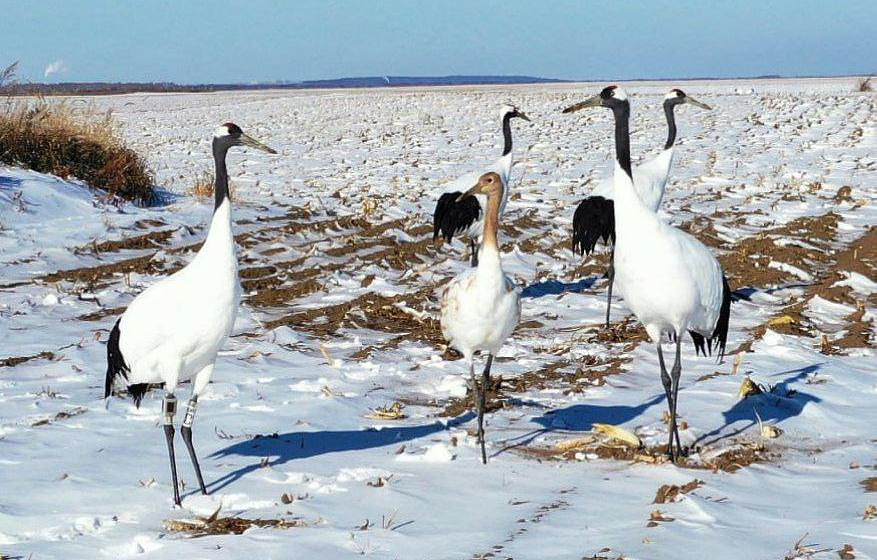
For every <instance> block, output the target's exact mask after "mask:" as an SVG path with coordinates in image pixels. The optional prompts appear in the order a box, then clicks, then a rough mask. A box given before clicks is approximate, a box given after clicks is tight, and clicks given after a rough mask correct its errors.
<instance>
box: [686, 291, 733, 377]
mask: <svg viewBox="0 0 877 560" xmlns="http://www.w3.org/2000/svg"><path fill="white" fill-rule="evenodd" d="M730 319H731V287H730V286H729V285H728V278H727V277H726V276H725V275H724V274H723V275H722V306H721V307H720V308H719V318H718V320H717V321H716V326H715V328H714V329H713V334H712V335H710V337H709V338H706V337H704V336H703V335H701V334H699V333H697V332H694V331H688V334H690V335H691V340H692V342H694V350H695V352H696V353H697V354H698V355H700V354H703V355H704V356H712V355H713V345H715V349H716V350H717V351H718V360H719V361H721V360H722V358H723V357H724V356H725V346H726V344H727V342H728V324H729V322H730Z"/></svg>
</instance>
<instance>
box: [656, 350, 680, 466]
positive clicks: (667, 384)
mask: <svg viewBox="0 0 877 560" xmlns="http://www.w3.org/2000/svg"><path fill="white" fill-rule="evenodd" d="M657 346H658V364H659V365H660V366H661V383H663V384H664V394H665V395H667V410H669V411H670V415H671V417H672V415H673V381H672V380H671V379H670V374H669V373H667V366H666V365H665V364H664V352H663V351H662V350H661V343H660V342H659V343H658V344H657ZM667 454H668V455H670V460H671V461H675V460H676V459H675V454H674V453H673V429H672V425H671V426H670V442H669V443H668V444H667Z"/></svg>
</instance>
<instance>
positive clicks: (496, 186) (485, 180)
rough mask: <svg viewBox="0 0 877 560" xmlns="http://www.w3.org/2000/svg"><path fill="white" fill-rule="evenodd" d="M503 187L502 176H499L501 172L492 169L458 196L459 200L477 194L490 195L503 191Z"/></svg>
mask: <svg viewBox="0 0 877 560" xmlns="http://www.w3.org/2000/svg"><path fill="white" fill-rule="evenodd" d="M502 188H503V185H502V178H501V177H500V176H499V173H495V172H493V171H491V172H489V173H485V174H484V175H482V176H481V177H479V178H478V182H477V183H476V184H475V186H474V187H472V188H471V189H469V190H468V191H466V192H464V193H463V194H461V195H460V196H458V197H457V202H460V201H461V200H465V199H467V198H469V197H470V196H473V195H476V194H486V195H488V196H489V195H491V194H493V193H495V192H497V191H502Z"/></svg>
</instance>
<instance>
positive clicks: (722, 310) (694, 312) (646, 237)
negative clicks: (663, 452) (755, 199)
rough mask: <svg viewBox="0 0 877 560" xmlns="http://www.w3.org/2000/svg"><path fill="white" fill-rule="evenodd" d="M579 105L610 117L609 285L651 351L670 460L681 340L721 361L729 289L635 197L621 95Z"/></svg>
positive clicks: (611, 92)
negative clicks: (667, 355)
mask: <svg viewBox="0 0 877 560" xmlns="http://www.w3.org/2000/svg"><path fill="white" fill-rule="evenodd" d="M579 106H580V107H579V108H584V107H607V108H609V109H611V110H612V113H613V114H614V117H615V153H616V163H615V171H614V176H613V187H614V193H613V194H614V201H615V234H616V239H615V282H616V283H617V284H618V289H619V290H620V291H621V294H622V295H623V296H624V299H625V303H626V304H627V306H628V307H629V308H630V309H631V311H633V313H634V314H635V315H636V317H637V319H638V320H639V321H640V322H641V323H642V324H643V326H644V327H645V329H646V332H647V333H648V335H649V338H650V339H651V340H652V342H653V343H654V344H655V346H656V347H657V352H658V362H659V364H660V370H661V381H662V383H663V385H664V392H665V394H666V395H667V403H668V406H669V409H670V429H669V431H670V442H669V444H668V449H667V451H668V453H669V455H670V458H671V459H672V460H673V461H675V460H676V459H677V458H678V456H679V454H680V453H681V452H682V445H681V442H680V440H679V430H678V427H677V425H676V405H677V403H678V394H679V377H680V375H681V373H682V364H681V357H680V354H681V345H682V334H683V333H684V332H685V331H688V332H689V333H690V334H691V337H692V339H693V340H694V344H695V350H696V352H698V353H699V352H703V353H704V355H706V354H707V353H710V354H712V350H713V345H715V348H716V350H717V352H718V356H719V359H721V357H722V356H723V355H724V353H725V342H726V340H727V337H728V319H729V316H730V310H731V291H730V288H729V287H728V281H727V279H726V278H725V275H724V273H723V272H722V267H721V265H720V264H719V261H718V260H717V259H716V258H715V256H713V254H712V253H711V252H710V250H709V249H708V248H707V247H706V246H705V245H703V244H702V243H701V242H700V241H698V240H697V239H695V238H694V237H692V236H691V235H689V234H687V233H685V232H683V231H681V230H679V229H676V228H674V227H672V226H670V225H668V224H666V223H664V222H663V221H662V220H661V219H660V218H658V216H657V215H656V214H655V212H654V210H653V209H652V208H649V207H648V206H646V204H645V202H644V201H643V199H642V198H641V197H640V195H639V194H638V193H637V190H636V187H635V186H634V182H633V174H632V172H631V165H630V133H629V124H628V121H629V119H630V102H629V101H628V100H627V94H626V93H625V92H624V90H622V89H621V88H618V87H617V86H609V87H607V88H605V89H603V91H602V92H600V94H599V95H595V96H594V97H591V98H590V99H588V100H587V101H584V102H582V103H580V104H579ZM664 333H669V334H670V335H671V336H673V337H675V344H676V360H675V362H674V364H673V367H672V368H671V370H670V373H669V374H668V373H667V368H666V366H665V365H664V355H663V353H662V351H661V337H662V335H663V334H664ZM674 439H675V447H676V449H675V450H674Z"/></svg>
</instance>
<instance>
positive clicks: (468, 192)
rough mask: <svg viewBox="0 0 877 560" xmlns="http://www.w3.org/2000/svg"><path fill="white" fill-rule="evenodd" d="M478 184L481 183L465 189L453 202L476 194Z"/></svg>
mask: <svg viewBox="0 0 877 560" xmlns="http://www.w3.org/2000/svg"><path fill="white" fill-rule="evenodd" d="M480 186H481V185H475V186H474V187H472V188H471V189H469V190H468V191H466V192H464V193H463V194H461V195H460V196H458V197H457V200H455V201H454V202H460V201H462V200H466V199H467V198H469V197H470V196H472V195H476V194H478V188H479V187H480Z"/></svg>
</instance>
